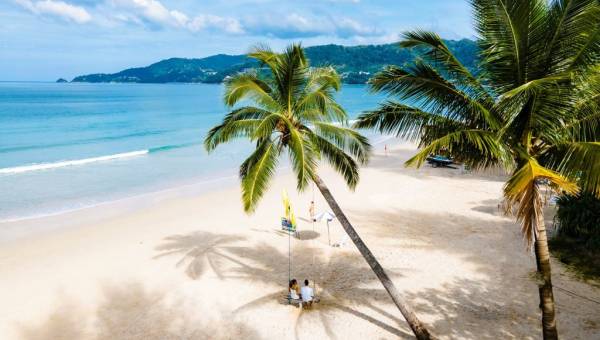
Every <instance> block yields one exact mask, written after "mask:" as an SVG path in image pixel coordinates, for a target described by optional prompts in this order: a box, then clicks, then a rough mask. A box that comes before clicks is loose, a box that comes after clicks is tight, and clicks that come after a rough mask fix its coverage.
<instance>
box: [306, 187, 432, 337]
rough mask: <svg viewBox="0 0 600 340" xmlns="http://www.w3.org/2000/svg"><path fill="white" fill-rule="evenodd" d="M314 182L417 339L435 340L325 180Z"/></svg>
mask: <svg viewBox="0 0 600 340" xmlns="http://www.w3.org/2000/svg"><path fill="white" fill-rule="evenodd" d="M313 180H314V182H315V184H316V185H317V187H318V188H319V191H321V194H323V197H325V200H326V201H327V204H329V207H331V209H332V210H333V213H334V214H335V216H336V217H337V218H338V220H339V221H340V224H341V225H342V227H343V228H344V230H345V231H346V233H347V234H348V236H349V237H350V239H351V240H352V242H354V244H355V245H356V248H358V251H359V252H360V253H361V255H362V256H363V257H364V258H365V260H366V261H367V263H368V264H369V266H370V267H371V269H372V270H373V272H375V275H377V277H378V278H379V281H381V284H383V287H385V290H387V292H388V294H390V297H391V298H392V300H393V301H394V304H396V306H397V307H398V309H399V310H400V313H402V315H403V316H404V319H406V322H407V323H408V325H409V326H410V328H411V329H412V331H413V333H414V334H415V336H416V337H417V339H419V340H423V339H433V337H432V336H431V335H429V332H428V331H427V329H425V327H424V326H423V324H422V323H421V321H419V319H418V318H417V316H416V315H415V313H414V312H413V311H412V309H411V308H410V307H408V306H407V305H405V304H404V303H403V301H402V299H401V297H400V293H398V290H397V289H396V286H394V283H393V282H392V280H390V278H389V276H388V275H387V273H386V272H385V271H384V270H383V267H381V265H380V264H379V262H378V261H377V259H376V258H375V256H373V253H371V251H370V250H369V248H367V245H366V244H365V243H364V242H363V240H362V239H361V238H360V236H358V233H357V232H356V230H354V227H352V224H350V221H348V218H346V215H344V212H343V211H342V209H341V208H340V206H339V205H338V204H337V202H336V201H335V199H334V198H333V195H331V192H330V191H329V188H327V186H326V185H325V183H324V182H323V180H321V178H320V177H319V176H317V175H314V178H313Z"/></svg>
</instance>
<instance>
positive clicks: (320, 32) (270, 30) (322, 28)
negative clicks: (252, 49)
mask: <svg viewBox="0 0 600 340" xmlns="http://www.w3.org/2000/svg"><path fill="white" fill-rule="evenodd" d="M280 17H281V18H282V19H281V20H277V21H273V20H268V18H264V17H248V18H246V20H244V21H243V22H242V23H243V26H244V28H245V29H246V31H247V32H249V33H252V34H256V35H266V36H271V37H275V38H282V39H294V38H309V37H316V36H333V37H338V38H343V39H346V38H351V37H367V36H376V35H381V34H382V32H381V31H380V30H378V29H376V28H375V27H372V26H366V25H363V24H361V23H359V22H357V21H355V20H352V19H349V18H341V19H340V18H335V19H333V18H330V17H320V16H310V17H308V16H304V15H300V14H298V13H291V14H287V15H282V16H280Z"/></svg>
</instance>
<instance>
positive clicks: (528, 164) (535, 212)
mask: <svg viewBox="0 0 600 340" xmlns="http://www.w3.org/2000/svg"><path fill="white" fill-rule="evenodd" d="M541 180H546V181H547V182H549V183H550V185H551V186H552V187H553V188H554V189H555V190H557V191H558V190H562V191H565V192H567V193H569V194H575V193H577V192H578V190H579V188H578V186H577V184H576V183H574V182H573V181H571V180H569V179H568V178H566V177H565V176H563V175H561V174H560V173H558V172H556V171H553V170H551V169H548V168H545V167H543V166H541V165H540V164H539V163H538V162H537V160H536V159H534V158H528V159H525V160H522V165H521V167H520V168H519V169H517V170H516V171H515V172H514V173H513V175H512V176H511V178H510V179H509V180H508V181H507V182H506V185H505V186H504V196H505V197H506V199H507V202H508V203H509V204H510V205H511V206H515V205H519V208H518V210H517V219H518V220H519V221H520V222H521V223H522V232H523V235H524V237H525V239H526V240H527V243H528V245H531V243H532V240H533V239H534V238H535V233H536V231H537V225H538V223H544V222H543V218H542V211H541V200H540V197H539V183H540V181H541Z"/></svg>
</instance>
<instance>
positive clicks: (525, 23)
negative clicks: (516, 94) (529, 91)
mask: <svg viewBox="0 0 600 340" xmlns="http://www.w3.org/2000/svg"><path fill="white" fill-rule="evenodd" d="M471 4H472V6H473V14H474V19H475V26H476V30H477V33H478V34H479V36H480V40H479V44H480V46H481V48H482V57H483V64H484V65H485V67H486V70H487V71H488V77H489V78H490V79H489V80H490V82H491V83H492V84H494V87H495V88H496V89H497V91H498V92H500V93H503V92H506V91H507V90H510V89H512V88H514V87H517V86H520V85H521V84H523V83H525V82H526V81H527V72H528V68H527V66H528V65H527V62H528V58H529V57H530V55H528V51H529V50H530V47H531V45H532V44H533V43H534V42H535V39H534V36H532V32H533V30H532V28H533V27H536V26H539V24H540V23H541V22H542V21H543V16H544V14H545V9H546V1H545V0H518V1H517V0H472V1H471Z"/></svg>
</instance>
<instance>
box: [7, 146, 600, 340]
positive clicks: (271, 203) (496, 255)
mask: <svg viewBox="0 0 600 340" xmlns="http://www.w3.org/2000/svg"><path fill="white" fill-rule="evenodd" d="M374 151H375V152H374V154H373V159H372V161H371V162H370V164H369V165H368V166H367V167H364V168H362V170H361V181H360V183H359V185H358V187H357V188H356V191H355V192H352V191H350V190H348V189H347V188H346V186H345V184H344V182H343V180H342V179H341V178H340V176H338V175H336V174H335V173H333V172H332V170H331V169H329V168H327V167H324V168H322V170H321V171H320V175H321V177H322V178H323V179H324V180H325V181H326V183H327V185H328V186H329V188H330V190H331V192H332V194H333V195H334V197H335V198H336V200H337V201H338V203H339V204H340V206H341V207H342V208H343V209H344V212H345V213H346V214H347V216H348V218H349V219H350V221H351V222H352V223H353V225H354V226H355V228H356V230H357V232H358V233H359V234H360V235H361V237H362V238H363V240H364V241H365V243H366V244H367V246H368V247H369V248H370V249H371V251H372V252H373V254H374V255H375V256H376V257H377V259H378V260H379V261H380V262H381V264H382V266H383V267H384V268H385V269H386V271H387V272H388V274H389V275H390V277H391V279H392V280H393V281H394V283H395V284H396V286H397V287H398V289H399V291H401V292H402V294H403V296H404V298H405V300H406V301H407V303H408V304H409V305H410V306H411V307H413V308H414V310H415V312H416V314H417V315H418V316H419V318H420V319H421V320H422V321H423V322H424V323H425V324H426V325H427V326H428V328H429V329H430V331H431V332H432V333H433V334H435V335H436V336H439V338H440V339H451V338H464V339H482V338H489V339H497V338H515V339H537V338H538V337H539V334H541V329H540V323H539V310H538V308H537V304H538V293H537V288H536V284H535V281H534V279H533V277H532V273H533V272H534V271H535V259H534V258H533V256H532V255H531V254H530V253H528V252H526V251H525V250H524V245H523V241H522V238H521V234H520V230H519V226H518V225H517V223H515V221H514V220H513V219H511V218H507V217H505V216H503V215H502V214H501V213H500V212H498V211H497V203H498V201H499V199H500V195H501V193H502V185H503V178H502V177H496V176H485V175H481V174H465V173H462V172H461V171H460V170H459V169H444V168H432V167H427V166H425V167H423V168H420V169H413V168H404V167H403V166H402V164H403V162H404V161H405V160H406V159H407V158H408V157H410V156H411V155H412V154H413V153H414V146H412V145H411V144H409V143H402V142H401V143H399V144H396V145H395V146H394V147H392V148H389V155H388V156H385V155H384V154H383V150H382V148H376V150H374ZM294 188H295V178H294V176H292V174H291V173H278V175H277V176H276V177H275V178H274V180H273V182H272V185H271V187H270V189H269V191H268V192H267V194H266V195H265V197H264V199H263V200H262V202H261V203H260V205H259V207H258V209H257V210H256V212H255V213H254V214H252V215H247V214H245V213H244V212H243V210H242V203H241V199H240V192H239V187H238V186H237V185H236V186H227V187H225V186H223V187H220V188H217V190H214V191H211V192H209V193H205V194H201V195H190V196H188V197H181V196H179V197H176V198H174V199H166V200H162V201H154V202H148V203H151V204H150V205H148V206H146V207H142V208H139V209H134V210H131V211H124V212H121V213H119V214H116V215H114V216H111V217H109V218H105V219H103V220H101V221H83V220H79V222H78V223H77V224H74V225H73V227H69V228H61V229H59V230H54V231H53V232H46V233H35V234H32V235H30V236H28V237H26V238H22V239H18V240H15V241H13V242H9V243H5V244H0V276H1V277H2V278H3V280H2V281H1V282H0V299H1V300H2V301H3V304H2V305H0V320H1V321H0V338H2V339H8V340H10V339H38V340H39V339H41V340H50V339H56V338H60V337H63V338H72V339H96V340H97V339H109V338H110V339H120V338H130V339H164V338H203V336H202V335H201V334H204V333H202V332H204V330H206V329H208V330H209V331H208V332H209V333H208V334H210V335H211V336H210V337H211V338H217V339H231V338H245V339H263V338H294V337H296V338H300V339H302V338H327V337H332V336H335V337H338V338H352V337H361V338H365V339H367V338H368V339H370V338H398V337H400V338H407V339H410V338H412V337H411V333H410V329H409V328H408V326H407V325H406V323H405V322H404V320H403V319H402V317H401V316H400V314H399V313H398V310H397V309H396V307H395V306H394V305H393V304H392V303H391V300H390V299H389V297H388V295H387V294H386V293H385V291H384V289H383V287H382V286H381V284H380V283H379V282H378V281H377V278H376V277H375V275H374V274H373V273H372V271H371V270H370V269H369V267H368V265H367V264H366V263H365V261H364V259H363V258H362V257H361V256H360V255H359V254H358V252H357V250H356V249H355V247H354V246H353V245H352V244H351V243H350V244H346V245H344V246H342V247H331V246H329V245H328V229H327V227H326V225H325V223H324V222H321V223H315V224H311V223H310V221H309V220H308V217H307V214H308V205H309V202H310V201H311V200H315V203H316V207H317V208H316V210H317V212H322V211H326V210H328V207H327V205H326V202H325V201H324V199H323V198H322V197H321V196H320V194H319V192H318V190H315V191H313V188H311V187H309V188H307V190H306V191H305V192H303V193H298V192H296V191H295V190H294ZM283 189H287V191H288V193H289V196H290V200H291V203H292V209H293V210H294V212H295V213H296V215H297V217H298V237H295V238H289V236H288V235H287V234H286V233H282V232H281V230H280V226H279V220H280V216H281V214H282V210H283V207H282V203H281V192H282V190H283ZM466 192H468V193H469V194H468V195H466V194H461V195H457V193H466ZM91 210H94V211H97V212H99V213H101V212H103V211H100V210H101V209H91ZM85 213H89V211H86V212H85ZM74 215H76V213H75V214H70V215H68V218H67V215H62V216H58V217H55V218H54V219H55V220H56V221H59V222H60V221H62V223H63V224H64V223H67V222H68V221H66V220H67V219H71V217H72V216H74ZM84 215H85V214H84ZM49 219H50V218H47V219H42V220H39V221H36V222H37V223H38V224H41V223H49V222H48V221H49ZM73 219H74V220H77V218H73ZM71 222H74V221H71ZM330 233H331V242H332V243H337V242H339V241H340V240H343V239H344V237H345V236H344V235H345V234H344V232H343V230H342V229H341V227H340V226H339V223H338V222H337V221H333V222H332V223H330ZM288 242H289V243H288ZM288 244H289V245H291V248H290V249H288ZM289 251H291V255H292V261H291V262H292V266H291V268H289V267H288V252H289ZM288 269H291V275H292V277H295V278H297V279H299V280H303V279H305V278H307V279H310V280H311V281H314V282H315V283H316V286H317V291H318V292H319V293H318V294H319V295H320V296H321V303H319V304H317V305H316V306H315V307H314V308H313V310H311V311H302V310H299V309H297V308H294V307H291V306H289V305H287V304H284V303H282V302H281V301H280V300H279V297H280V296H282V295H283V294H284V293H285V287H286V285H287V279H288V278H287V277H288ZM553 281H554V283H555V285H556V286H557V287H561V288H563V289H565V290H567V291H569V292H574V293H576V294H578V295H580V296H586V297H590V298H592V299H594V300H599V299H600V289H598V288H596V287H593V286H591V285H588V284H586V283H584V282H582V281H580V280H578V279H577V278H576V277H574V276H573V275H571V274H570V273H569V272H568V270H566V269H565V268H564V267H563V266H562V265H561V264H560V263H558V261H553ZM555 294H556V300H557V306H558V314H557V318H558V325H559V332H561V334H569V337H570V338H573V339H589V338H593V336H594V335H595V334H598V331H600V315H597V313H594V311H595V310H597V306H596V305H595V304H592V303H591V302H589V301H584V300H582V299H580V298H577V297H574V296H571V295H569V294H566V293H563V291H562V290H556V291H555ZM199 334H200V335H199Z"/></svg>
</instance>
